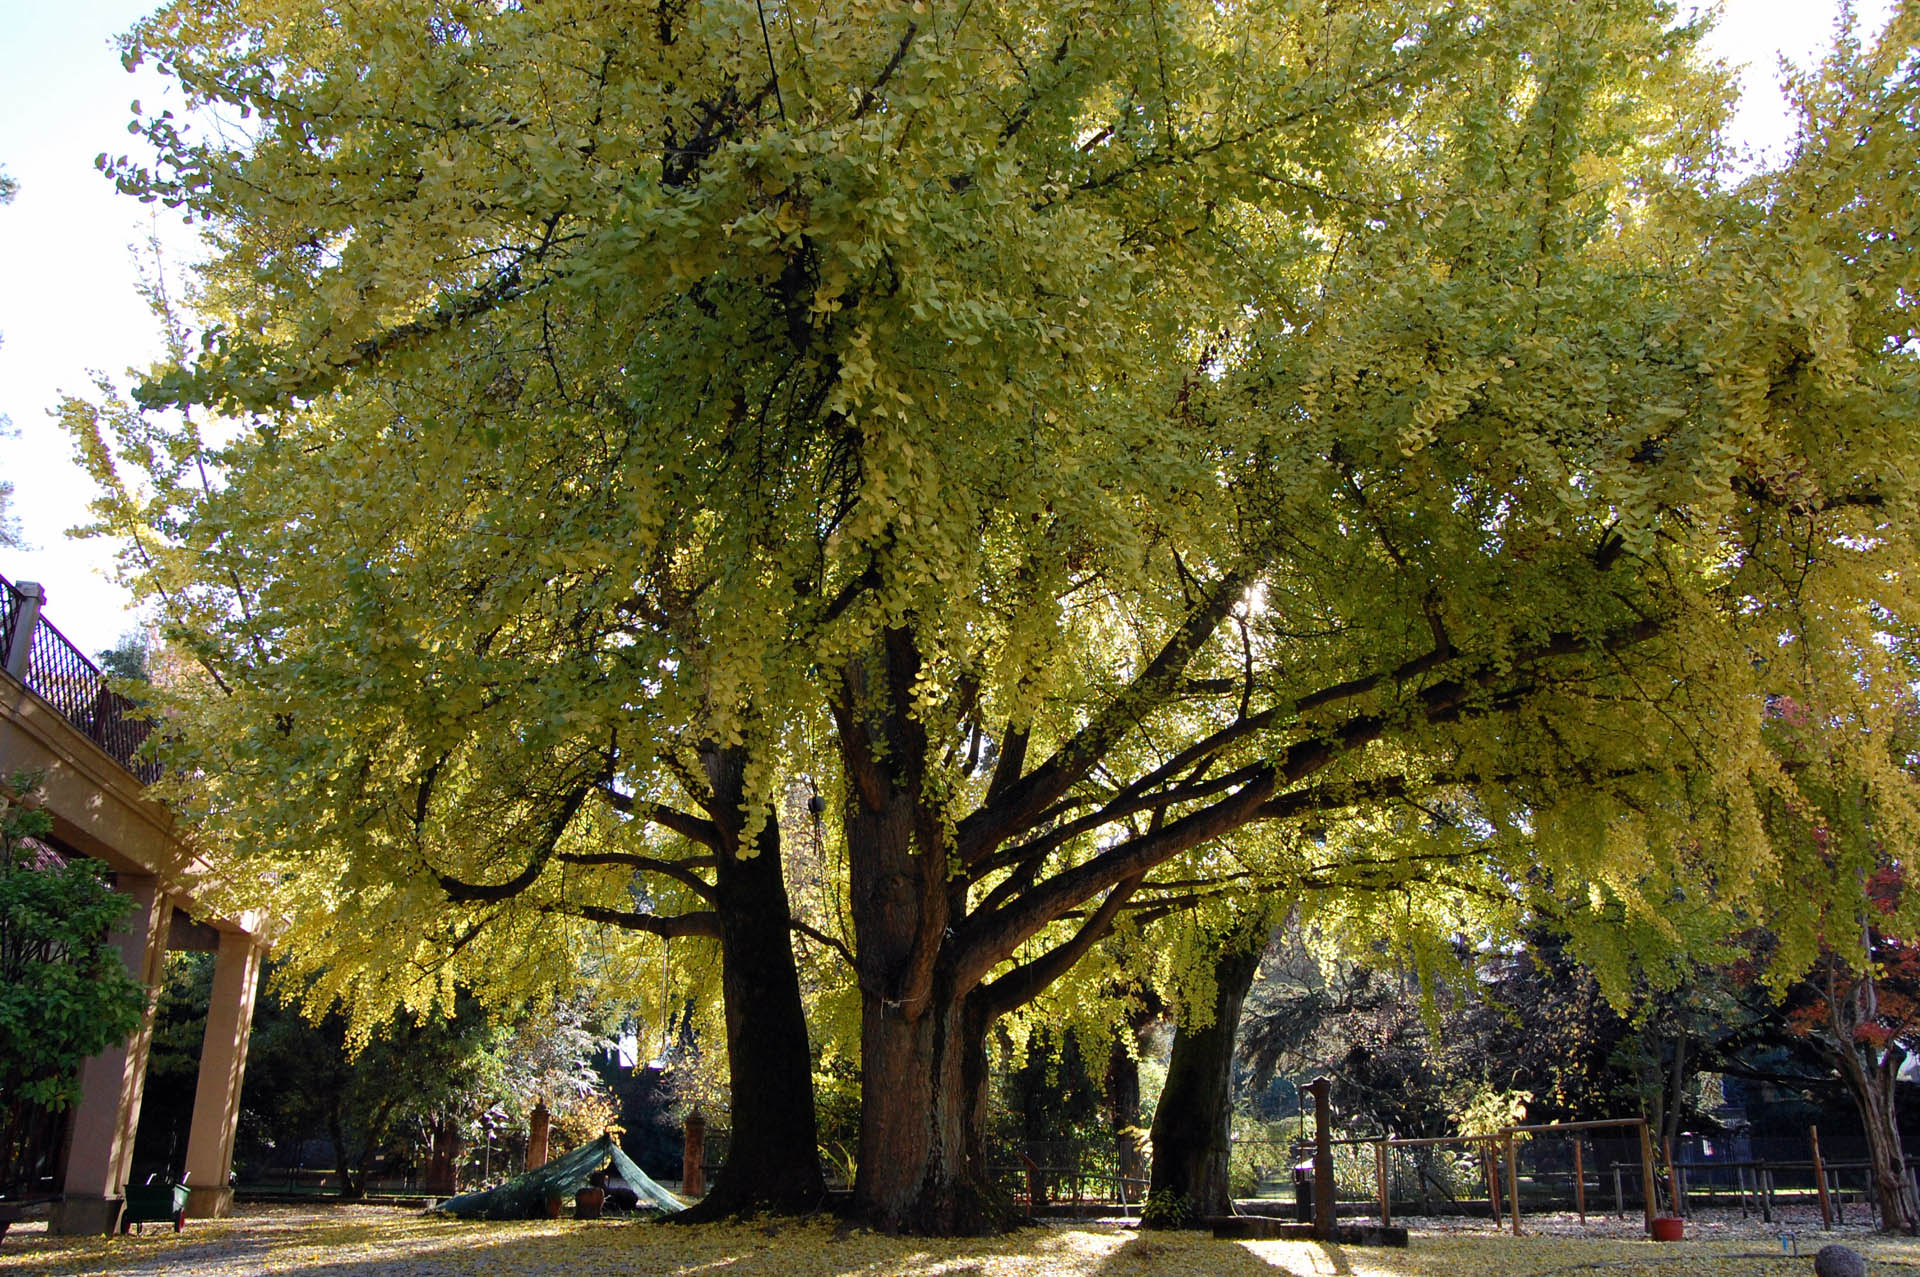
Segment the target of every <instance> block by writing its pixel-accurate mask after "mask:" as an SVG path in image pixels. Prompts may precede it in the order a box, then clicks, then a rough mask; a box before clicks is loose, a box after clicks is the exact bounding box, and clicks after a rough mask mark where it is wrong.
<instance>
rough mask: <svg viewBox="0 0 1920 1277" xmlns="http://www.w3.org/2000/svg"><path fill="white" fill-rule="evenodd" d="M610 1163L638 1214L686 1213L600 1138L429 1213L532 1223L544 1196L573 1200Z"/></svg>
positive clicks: (452, 1199) (450, 1200)
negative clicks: (635, 1199)
mask: <svg viewBox="0 0 1920 1277" xmlns="http://www.w3.org/2000/svg"><path fill="white" fill-rule="evenodd" d="M608 1162H612V1163H613V1173H614V1174H615V1175H617V1176H619V1177H620V1178H621V1179H623V1180H625V1181H626V1182H627V1187H629V1188H631V1189H632V1190H633V1191H634V1192H635V1193H636V1194H638V1195H639V1197H640V1205H639V1207H638V1209H639V1210H641V1211H645V1212H650V1213H656V1214H670V1213H672V1212H673V1211H678V1210H685V1209H686V1205H685V1203H683V1202H682V1201H681V1200H680V1199H679V1198H677V1197H675V1196H674V1195H673V1194H672V1193H669V1192H668V1191H667V1190H666V1189H664V1188H662V1187H660V1185H658V1184H656V1183H654V1182H653V1180H652V1179H651V1178H649V1177H648V1175H647V1173H646V1172H645V1171H643V1170H641V1169H640V1168H639V1167H638V1166H636V1165H634V1163H633V1159H632V1158H630V1157H628V1156H627V1155H626V1154H625V1153H622V1152H621V1151H620V1146H619V1145H618V1144H615V1143H614V1142H613V1136H611V1135H602V1136H601V1137H600V1138H599V1139H597V1140H595V1141H594V1142H593V1143H591V1144H587V1145H584V1146H582V1147H580V1148H576V1149H574V1150H573V1152H571V1153H568V1154H567V1155H566V1156H564V1157H556V1158H554V1159H553V1160H552V1161H551V1162H548V1163H547V1164H546V1165H545V1166H542V1167H540V1168H539V1169H538V1170H531V1171H528V1172H527V1173H526V1174H524V1175H517V1176H515V1177H514V1178H512V1179H510V1180H508V1181H507V1182H506V1183H504V1184H502V1185H500V1186H499V1187H498V1188H488V1189H482V1190H480V1191H478V1192H473V1193H462V1194H460V1196H458V1197H449V1198H448V1199H447V1200H446V1201H444V1202H441V1203H440V1204H439V1205H438V1206H436V1207H434V1209H435V1210H443V1211H446V1212H447V1213H448V1214H450V1215H458V1216H460V1217H461V1218H462V1219H535V1218H538V1217H539V1216H541V1215H543V1214H545V1213H546V1212H545V1210H544V1207H545V1204H546V1200H547V1198H548V1197H549V1196H552V1195H554V1194H558V1195H559V1196H561V1197H572V1196H573V1195H574V1194H575V1193H577V1192H579V1191H580V1190H581V1189H583V1188H585V1187H586V1186H587V1177H588V1176H589V1175H592V1174H593V1173H594V1172H595V1171H597V1170H600V1169H601V1168H603V1167H604V1166H606V1164H607V1163H608Z"/></svg>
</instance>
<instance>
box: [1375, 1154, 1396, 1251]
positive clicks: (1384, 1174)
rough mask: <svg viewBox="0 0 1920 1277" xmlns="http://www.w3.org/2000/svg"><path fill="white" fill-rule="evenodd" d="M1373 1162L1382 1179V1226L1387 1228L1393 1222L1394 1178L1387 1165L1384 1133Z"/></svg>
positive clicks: (1378, 1175)
mask: <svg viewBox="0 0 1920 1277" xmlns="http://www.w3.org/2000/svg"><path fill="white" fill-rule="evenodd" d="M1373 1163H1374V1171H1375V1175H1376V1177H1377V1178H1378V1179H1379V1181H1380V1227H1382V1228H1385V1227H1387V1226H1388V1225H1389V1224H1391V1223H1393V1179H1392V1175H1391V1172H1390V1169H1389V1167H1388V1165H1387V1137H1386V1136H1384V1135H1382V1136H1381V1137H1380V1142H1379V1143H1378V1144H1375V1145H1374V1146H1373Z"/></svg>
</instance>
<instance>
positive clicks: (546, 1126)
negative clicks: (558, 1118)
mask: <svg viewBox="0 0 1920 1277" xmlns="http://www.w3.org/2000/svg"><path fill="white" fill-rule="evenodd" d="M552 1131H553V1117H552V1115H551V1114H549V1113H548V1112H547V1102H546V1101H545V1100H541V1101H540V1102H539V1103H538V1104H536V1105H534V1106H533V1112H531V1113H529V1114H528V1115H527V1169H528V1170H530V1171H535V1170H539V1169H540V1168H541V1167H542V1166H545V1165H546V1164H547V1141H548V1138H549V1137H550V1135H551V1134H552Z"/></svg>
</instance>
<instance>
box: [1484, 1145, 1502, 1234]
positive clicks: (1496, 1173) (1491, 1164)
mask: <svg viewBox="0 0 1920 1277" xmlns="http://www.w3.org/2000/svg"><path fill="white" fill-rule="evenodd" d="M1480 1164H1481V1165H1482V1166H1484V1167H1485V1168H1486V1171H1487V1205H1488V1207H1489V1208H1491V1209H1492V1211H1493V1227H1494V1229H1495V1231H1498V1230H1499V1228H1500V1214H1501V1212H1500V1164H1499V1160H1498V1159H1497V1158H1495V1157H1494V1155H1493V1141H1492V1140H1482V1141H1481V1142H1480Z"/></svg>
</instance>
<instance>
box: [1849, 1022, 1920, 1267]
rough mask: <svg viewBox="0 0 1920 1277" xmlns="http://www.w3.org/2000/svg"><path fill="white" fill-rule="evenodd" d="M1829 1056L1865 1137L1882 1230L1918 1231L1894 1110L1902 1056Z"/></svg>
mask: <svg viewBox="0 0 1920 1277" xmlns="http://www.w3.org/2000/svg"><path fill="white" fill-rule="evenodd" d="M1833 1054H1834V1057H1835V1058H1834V1062H1835V1064H1836V1065H1837V1066H1838V1067H1839V1070H1840V1077H1841V1080H1842V1081H1844V1082H1845V1083H1846V1085H1847V1093H1848V1094H1849V1095H1851V1096H1852V1097H1853V1102H1854V1105H1855V1106H1856V1107H1857V1108H1858V1109H1859V1110H1860V1125H1861V1126H1862V1127H1864V1128H1865V1130H1866V1133H1867V1161H1868V1163H1869V1166H1870V1169H1871V1171H1872V1174H1873V1190H1874V1196H1875V1198H1876V1199H1877V1200H1878V1201H1879V1203H1880V1227H1881V1228H1882V1229H1884V1230H1885V1231H1887V1232H1890V1233H1907V1234H1912V1233H1914V1232H1916V1231H1920V1193H1916V1190H1915V1189H1914V1185H1913V1179H1912V1177H1911V1176H1909V1175H1908V1174H1907V1158H1906V1152H1905V1150H1904V1149H1903V1148H1902V1145H1901V1140H1900V1122H1899V1120H1898V1115H1897V1114H1896V1112H1895V1109H1894V1103H1895V1095H1896V1091H1897V1089H1898V1086H1899V1081H1898V1079H1899V1076H1900V1066H1901V1065H1902V1064H1904V1063H1905V1062H1906V1052H1904V1051H1902V1050H1900V1049H1898V1048H1897V1047H1873V1046H1868V1045H1855V1046H1848V1047H1842V1048H1841V1049H1840V1050H1838V1051H1835V1052H1834V1053H1833Z"/></svg>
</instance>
